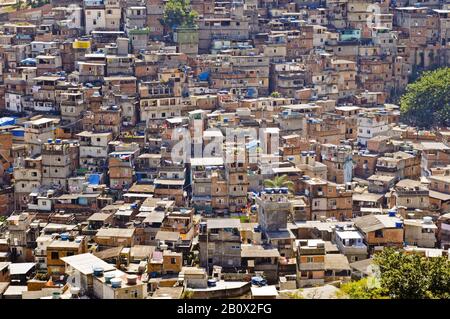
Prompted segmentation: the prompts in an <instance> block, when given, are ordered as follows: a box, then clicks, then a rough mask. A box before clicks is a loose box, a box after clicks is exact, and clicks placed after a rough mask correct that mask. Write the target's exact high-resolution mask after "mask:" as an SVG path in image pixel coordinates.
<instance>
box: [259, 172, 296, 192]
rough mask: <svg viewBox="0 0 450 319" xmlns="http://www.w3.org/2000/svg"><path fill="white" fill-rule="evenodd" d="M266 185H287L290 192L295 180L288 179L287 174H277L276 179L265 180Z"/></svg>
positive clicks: (275, 186) (272, 186)
mask: <svg viewBox="0 0 450 319" xmlns="http://www.w3.org/2000/svg"><path fill="white" fill-rule="evenodd" d="M264 186H265V187H271V188H280V187H287V188H288V189H289V191H290V192H292V191H293V189H294V182H292V181H290V180H288V176H287V175H282V176H276V177H275V178H274V179H266V180H265V181H264Z"/></svg>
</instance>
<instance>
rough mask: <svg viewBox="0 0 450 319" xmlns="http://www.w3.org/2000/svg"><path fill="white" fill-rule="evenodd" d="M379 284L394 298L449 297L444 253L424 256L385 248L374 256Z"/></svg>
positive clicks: (448, 269)
mask: <svg viewBox="0 0 450 319" xmlns="http://www.w3.org/2000/svg"><path fill="white" fill-rule="evenodd" d="M374 261H375V263H376V264H377V265H378V266H379V271H380V285H381V288H382V289H383V290H385V291H386V292H387V294H388V295H389V297H391V298H396V299H429V298H446V299H448V298H450V284H449V283H450V262H449V260H448V257H443V256H442V257H432V258H426V257H423V256H421V255H419V254H407V253H405V252H401V251H397V250H395V249H392V248H385V249H383V251H382V252H380V253H377V254H376V255H375V257H374Z"/></svg>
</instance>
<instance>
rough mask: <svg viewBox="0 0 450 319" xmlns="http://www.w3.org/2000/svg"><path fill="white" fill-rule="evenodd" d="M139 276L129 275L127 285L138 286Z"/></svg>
mask: <svg viewBox="0 0 450 319" xmlns="http://www.w3.org/2000/svg"><path fill="white" fill-rule="evenodd" d="M137 278H138V277H137V276H136V275H128V276H127V284H128V285H130V286H131V285H136V283H137Z"/></svg>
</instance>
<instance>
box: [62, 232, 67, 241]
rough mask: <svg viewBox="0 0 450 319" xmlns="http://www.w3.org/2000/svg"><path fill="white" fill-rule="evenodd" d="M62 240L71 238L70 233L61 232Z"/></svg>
mask: <svg viewBox="0 0 450 319" xmlns="http://www.w3.org/2000/svg"><path fill="white" fill-rule="evenodd" d="M61 240H69V234H68V233H62V234H61Z"/></svg>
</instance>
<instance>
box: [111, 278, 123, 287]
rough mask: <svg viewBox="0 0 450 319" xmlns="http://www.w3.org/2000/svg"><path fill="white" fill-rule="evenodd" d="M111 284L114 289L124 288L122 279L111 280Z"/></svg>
mask: <svg viewBox="0 0 450 319" xmlns="http://www.w3.org/2000/svg"><path fill="white" fill-rule="evenodd" d="M110 282H111V287H113V288H120V287H122V279H120V278H112V279H111V280H110Z"/></svg>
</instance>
